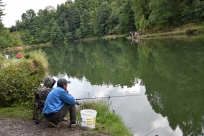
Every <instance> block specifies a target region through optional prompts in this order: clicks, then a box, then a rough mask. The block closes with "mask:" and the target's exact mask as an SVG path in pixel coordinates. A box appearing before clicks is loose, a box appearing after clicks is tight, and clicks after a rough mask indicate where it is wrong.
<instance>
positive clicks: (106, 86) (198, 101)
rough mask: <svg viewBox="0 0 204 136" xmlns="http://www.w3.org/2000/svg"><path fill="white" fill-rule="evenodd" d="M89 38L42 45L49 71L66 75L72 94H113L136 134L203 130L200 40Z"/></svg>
mask: <svg viewBox="0 0 204 136" xmlns="http://www.w3.org/2000/svg"><path fill="white" fill-rule="evenodd" d="M187 40H188V41H184V40H175V39H168V40H167V39H166V40H159V41H158V40H152V41H150V42H149V41H143V42H142V43H138V44H131V43H130V42H129V41H126V40H114V41H91V42H87V43H74V44H68V45H66V46H59V47H52V48H43V50H44V51H45V52H46V53H47V54H48V60H49V63H50V72H49V73H50V74H51V75H54V76H58V75H60V74H65V75H67V78H69V79H70V80H71V81H72V83H71V84H70V85H69V90H70V93H72V94H73V95H74V96H75V97H76V98H84V97H106V96H118V95H120V96H123V95H135V94H145V95H141V96H131V97H129V96H128V97H119V98H117V97H112V98H111V99H110V101H112V108H113V109H114V110H115V111H116V113H117V114H119V115H121V117H122V119H123V120H124V122H125V124H126V125H127V126H128V127H130V128H131V130H132V131H133V133H135V135H137V136H144V135H149V136H155V135H165V136H182V135H184V136H187V135H196V133H197V134H198V133H202V131H203V128H204V110H203V106H202V104H203V96H204V92H203V90H204V85H203V81H204V80H203V79H204V71H203V68H204V64H203V62H204V46H203V45H204V41H203V40H202V39H196V40H191V39H187Z"/></svg>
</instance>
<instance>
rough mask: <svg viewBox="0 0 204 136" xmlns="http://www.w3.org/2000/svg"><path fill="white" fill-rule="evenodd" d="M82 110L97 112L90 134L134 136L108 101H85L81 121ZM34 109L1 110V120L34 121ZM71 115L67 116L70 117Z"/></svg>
mask: <svg viewBox="0 0 204 136" xmlns="http://www.w3.org/2000/svg"><path fill="white" fill-rule="evenodd" d="M81 109H93V110H96V111H97V117H96V126H95V129H92V130H87V131H88V132H90V133H91V132H97V133H102V134H107V135H111V136H132V134H131V132H130V130H129V129H128V128H127V127H126V126H125V125H124V123H123V122H122V119H121V118H120V117H119V115H117V114H114V113H113V112H111V111H110V109H109V106H108V103H107V102H106V101H84V102H83V103H82V104H81V105H80V107H79V108H78V109H77V119H78V120H80V119H81V117H80V110H81ZM32 113H33V111H32V107H30V108H26V107H25V106H19V105H14V106H13V107H6V108H0V118H2V117H9V118H21V119H30V120H31V119H32ZM68 116H69V115H67V117H68Z"/></svg>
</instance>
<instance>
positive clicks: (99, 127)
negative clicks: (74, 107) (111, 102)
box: [78, 100, 132, 136]
mask: <svg viewBox="0 0 204 136" xmlns="http://www.w3.org/2000/svg"><path fill="white" fill-rule="evenodd" d="M81 109H93V110H96V111H97V117H96V128H95V129H94V131H97V132H100V133H106V134H109V135H111V136H132V134H131V132H130V129H128V128H127V127H126V126H125V125H124V123H123V122H122V119H121V118H120V116H119V115H117V114H115V113H113V112H111V111H110V108H109V106H108V103H107V102H106V101H100V100H99V101H84V102H83V103H82V104H81V106H80V109H79V110H81ZM78 113H79V112H78ZM79 116H80V115H78V117H79Z"/></svg>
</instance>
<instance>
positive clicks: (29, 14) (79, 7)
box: [0, 0, 204, 48]
mask: <svg viewBox="0 0 204 136" xmlns="http://www.w3.org/2000/svg"><path fill="white" fill-rule="evenodd" d="M48 5H49V3H48ZM4 6H5V5H3V2H2V0H0V17H1V16H3V15H4V14H3V9H2V8H6V7H4ZM191 23H193V24H203V23H204V0H154V1H152V0H86V1H84V0H74V1H72V0H67V1H65V3H62V4H60V5H57V8H56V9H55V8H54V7H51V6H47V7H46V8H45V9H40V10H39V11H38V12H37V13H36V12H35V11H34V10H33V9H28V10H27V11H25V13H22V15H21V20H17V21H16V24H15V25H14V26H11V27H10V28H4V26H3V25H2V23H1V28H0V31H1V32H0V48H2V47H6V46H13V45H17V44H18V39H16V38H12V37H11V36H9V35H11V34H12V33H15V32H19V33H20V34H21V39H22V40H23V42H24V43H25V44H27V45H32V44H40V43H47V42H50V41H51V42H52V44H54V45H55V44H58V43H66V42H67V41H72V40H74V39H81V38H88V37H101V36H105V35H110V34H129V32H130V31H137V30H139V31H143V32H145V31H157V30H165V31H169V30H171V29H173V28H176V27H179V26H182V25H185V24H191Z"/></svg>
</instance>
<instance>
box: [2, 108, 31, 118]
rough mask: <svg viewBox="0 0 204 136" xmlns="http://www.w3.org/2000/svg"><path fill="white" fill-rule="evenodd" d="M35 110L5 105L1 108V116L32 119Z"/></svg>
mask: <svg viewBox="0 0 204 136" xmlns="http://www.w3.org/2000/svg"><path fill="white" fill-rule="evenodd" d="M32 113H33V111H32V110H31V109H28V108H26V107H18V106H13V107H5V108H0V118H2V117H9V118H22V119H32Z"/></svg>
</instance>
